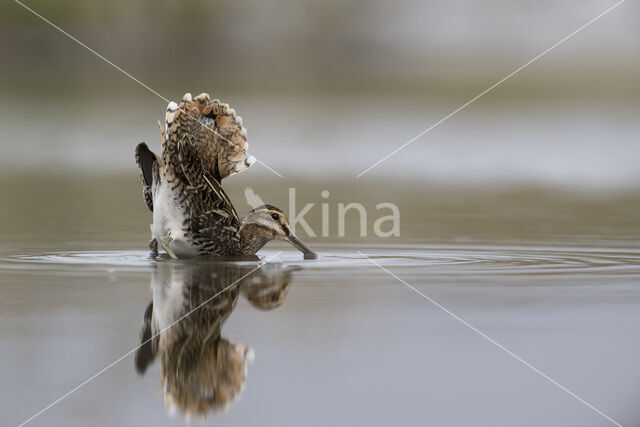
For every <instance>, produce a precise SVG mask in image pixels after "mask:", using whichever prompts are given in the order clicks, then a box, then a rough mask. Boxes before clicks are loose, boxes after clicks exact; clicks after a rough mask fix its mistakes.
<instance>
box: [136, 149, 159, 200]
mask: <svg viewBox="0 0 640 427" xmlns="http://www.w3.org/2000/svg"><path fill="white" fill-rule="evenodd" d="M136 163H137V164H138V169H140V182H141V183H142V197H143V198H144V202H145V203H146V205H147V207H148V208H149V210H150V211H151V212H153V177H154V176H157V174H158V158H157V157H156V155H155V154H154V153H153V151H151V150H150V149H149V147H147V144H145V143H144V142H141V143H140V144H138V146H137V147H136Z"/></svg>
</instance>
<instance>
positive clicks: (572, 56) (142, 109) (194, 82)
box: [0, 0, 640, 190]
mask: <svg viewBox="0 0 640 427" xmlns="http://www.w3.org/2000/svg"><path fill="white" fill-rule="evenodd" d="M26 4H27V5H28V6H29V7H31V8H33V9H34V10H35V11H37V12H38V13H40V14H42V15H43V16H44V17H46V18H47V19H49V20H51V21H52V22H53V23H55V24H56V25H59V26H60V27H61V28H62V29H64V30H65V31H68V32H69V33H70V34H72V35H74V36H75V37H77V38H78V39H79V40H81V41H82V42H84V43H86V44H87V45H88V46H90V47H92V48H93V49H95V50H96V51H97V52H99V53H101V54H102V55H104V56H105V57H106V58H108V59H109V60H111V61H113V62H114V63H115V64H117V65H119V66H120V67H122V68H123V69H125V70H126V71H128V72H129V73H131V74H132V75H134V76H135V77H137V78H138V79H140V80H141V81H142V82H144V83H145V84H147V85H149V86H150V87H151V88H153V89H154V90H156V91H158V92H159V93H161V94H162V95H163V96H165V97H167V98H169V99H175V100H177V99H179V98H181V96H182V94H183V93H184V92H187V91H190V92H193V93H194V95H195V94H197V93H200V92H209V93H211V94H212V95H213V96H214V97H219V98H220V99H222V100H224V101H226V102H228V103H230V104H231V105H232V106H233V107H235V108H236V110H237V111H238V112H239V114H240V115H242V116H243V118H244V119H245V125H246V127H247V129H248V132H249V141H250V144H251V151H252V153H253V154H254V155H256V156H257V157H258V158H259V159H260V160H262V161H264V162H265V163H267V164H268V165H270V166H271V167H273V168H275V169H276V170H277V171H279V172H280V173H281V174H282V175H284V176H285V177H287V176H288V177H291V176H294V175H304V176H307V177H309V176H313V177H314V178H315V177H322V178H325V177H326V176H328V175H329V176H344V177H345V178H347V179H350V178H352V177H353V176H355V175H356V174H357V173H359V172H361V171H362V170H364V169H365V168H367V167H368V166H370V165H371V164H372V163H374V162H375V161H377V160H379V159H380V158H382V157H383V156H385V155H386V154H388V153H389V152H390V151H391V150H393V149H395V148H397V147H398V146H400V145H402V144H403V143H404V142H406V141H408V140H409V139H411V138H412V137H413V136H415V135H416V134H418V133H420V132H421V131H423V130H424V129H426V128H427V127H429V126H430V125H431V124H433V123H435V122H436V121H438V120H439V119H440V118H442V117H443V116H445V115H446V114H448V113H449V112H451V111H453V110H454V109H455V108H457V107H458V106H459V105H461V104H463V103H464V102H466V101H468V100H469V99H471V98H472V97H474V96H475V95H477V94H478V93H480V92H481V91H483V90H484V89H486V88H487V87H489V86H490V85H491V84H493V83H495V82H496V81H498V80H499V79H501V78H502V77H504V76H505V75H507V74H509V73H510V72H512V71H513V70H515V69H516V68H517V67H519V66H520V65H522V64H524V63H525V62H527V61H529V60H530V59H532V58H533V57H534V56H536V55H538V54H539V53H540V52H542V51H543V50H544V49H546V48H548V47H549V46H551V45H553V44H554V43H556V42H557V41H559V40H560V39H562V38H563V37H565V36H566V35H568V34H569V33H571V32H572V31H574V30H576V29H577V28H578V27H580V26H581V25H583V24H584V23H586V22H587V21H589V20H590V19H592V18H594V17H595V16H596V15H598V14H600V13H601V12H603V11H604V10H605V9H607V8H608V7H609V6H611V5H613V4H614V2H613V1H606V0H587V1H581V2H576V1H571V0H560V1H558V0H556V1H546V0H545V1H539V2H526V1H506V0H486V1H482V2H478V1H473V0H460V1H456V2H451V1H446V0H441V1H439V0H432V1H417V0H399V1H395V2H393V3H389V2H387V1H383V0H347V1H342V0H341V1H337V0H327V1H322V2H319V1H291V0H273V1H269V2H264V1H259V0H244V1H189V2H175V1H153V2H152V1H138V2H134V3H132V2H128V1H124V0H111V1H108V2H84V1H80V0H77V1H74V0H62V1H56V2H49V1H41V0H32V1H28V2H27V3H26ZM639 9H640V7H639V6H638V4H637V3H635V2H626V3H625V4H623V5H622V6H620V7H619V8H617V9H616V10H614V11H612V12H611V13H609V14H607V15H606V16H604V17H603V18H602V19H601V20H599V21H597V22H596V23H594V24H593V25H591V26H590V27H588V28H587V29H585V30H584V31H582V32H580V33H579V34H577V35H576V36H575V37H573V38H571V39H570V40H568V41H567V42H566V43H564V44H562V45H561V46H558V47H557V48H556V49H554V50H553V51H551V52H550V53H549V54H547V55H546V56H544V57H543V58H541V59H540V60H538V61H537V62H535V63H533V64H532V65H531V66H529V67H527V68H526V69H525V70H523V71H522V72H520V73H519V74H517V75H516V76H514V77H512V78H511V79H509V80H508V81H506V82H505V83H504V84H502V85H501V86H499V87H497V88H496V89H495V90H493V91H491V92H490V93H488V94H487V95H486V96H484V97H483V98H481V99H480V100H478V101H477V102H475V103H474V104H472V105H470V106H469V107H467V108H466V109H464V110H463V111H461V112H460V113H458V114H457V115H455V116H454V117H452V118H451V119H449V120H448V121H447V122H445V123H443V124H442V125H441V126H439V127H438V128H436V129H434V130H433V131H431V132H430V133H429V134H428V135H426V136H424V137H423V138H421V139H420V140H418V141H416V142H415V143H413V144H412V145H411V146H410V147H409V148H407V149H405V150H403V151H401V152H400V153H398V154H397V155H396V156H394V157H393V158H392V159H390V160H388V161H386V162H385V163H383V164H381V165H380V166H379V167H377V168H376V169H375V170H374V171H372V172H371V173H370V176H366V175H365V177H366V178H365V180H368V179H371V180H372V179H374V178H375V177H376V176H377V177H382V176H404V177H411V178H416V177H420V178H424V179H425V181H423V182H435V183H437V184H451V183H458V184H459V183H462V184H465V185H467V184H470V183H473V184H478V183H492V184H496V183H498V184H508V185H513V184H516V183H523V182H524V183H535V184H544V185H552V186H562V187H569V188H570V189H575V188H583V189H584V188H587V189H589V190H591V189H606V190H612V189H614V190H615V189H621V188H627V189H628V188H629V187H634V186H637V184H638V182H639V181H638V179H639V178H640V168H638V167H637V159H638V158H640V142H639V141H638V136H637V135H638V130H639V127H640V125H639V124H638V123H639V121H638V120H637V115H638V109H639V108H640V105H639V102H638V99H639V95H640V45H639V44H638V40H639V38H640V28H639V27H638V25H637V20H636V19H635V17H637V16H638V12H640V10H639ZM0 16H1V18H0V20H1V22H2V25H1V26H0V33H1V35H2V37H1V38H0V40H1V41H0V55H1V56H2V58H3V61H2V63H3V65H2V82H1V84H2V86H1V91H2V92H1V97H2V103H1V107H0V111H1V117H2V127H1V129H0V144H1V145H0V148H1V149H2V153H3V155H2V156H1V158H0V167H1V169H2V170H3V171H4V172H7V171H16V170H18V171H25V170H29V171H36V172H43V171H44V170H46V171H53V172H55V173H76V172H87V171H89V172H91V173H95V172H96V171H99V172H109V173H111V172H118V173H120V172H125V173H130V172H132V171H133V166H134V163H133V162H132V152H133V147H134V146H135V144H136V143H137V142H139V141H141V140H145V141H147V142H149V143H151V144H152V145H153V146H155V147H156V149H157V147H158V146H159V135H158V130H157V127H156V120H157V119H162V118H163V115H164V109H165V106H166V105H165V104H166V102H165V101H163V100H162V99H160V98H158V97H156V96H155V95H153V94H152V93H150V92H149V91H147V90H146V89H144V88H143V87H141V86H140V85H138V84H136V83H135V82H134V81H132V80H130V79H128V78H127V77H126V76H124V75H123V74H121V73H120V72H118V71H117V70H115V69H114V68H112V67H111V66H109V65H107V64H105V63H104V62H102V61H101V60H100V59H98V58H97V57H96V56H94V55H93V54H91V53H90V52H88V51H87V50H85V49H83V48H82V47H80V46H78V45H77V44H75V43H74V42H72V41H71V40H70V39H68V38H67V37H65V36H64V35H62V34H61V33H59V32H57V31H56V30H54V29H53V28H52V27H50V26H49V25H47V24H46V23H45V22H43V21H41V20H40V19H38V18H37V17H35V16H34V15H32V14H31V13H29V12H28V11H27V10H25V9H24V8H22V7H21V6H20V5H18V4H17V3H14V2H11V1H9V2H3V3H2V5H0ZM337 159H340V161H336V160H337ZM258 169H260V170H258ZM251 173H252V174H253V176H254V178H255V177H257V176H261V175H267V176H269V172H268V171H266V170H264V169H262V168H261V167H260V166H256V167H255V168H254V169H253V170H252V171H251ZM363 178H364V177H363Z"/></svg>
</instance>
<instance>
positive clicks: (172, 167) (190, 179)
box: [136, 93, 316, 258]
mask: <svg viewBox="0 0 640 427" xmlns="http://www.w3.org/2000/svg"><path fill="white" fill-rule="evenodd" d="M161 134H162V135H161V136H162V155H161V156H160V157H158V156H156V155H155V154H153V152H151V151H150V150H149V148H148V147H147V146H146V144H145V143H140V144H139V145H138V147H136V161H137V163H138V167H139V168H140V180H141V182H142V185H143V196H144V200H145V203H146V204H147V206H148V207H149V209H150V210H151V211H152V212H153V224H152V225H151V232H152V235H153V239H152V241H151V247H152V249H153V250H157V247H158V243H160V244H161V246H162V248H163V249H164V250H165V251H166V252H167V253H168V254H169V255H170V256H172V257H174V258H177V257H185V256H194V255H227V256H245V255H254V254H255V253H256V252H257V251H259V250H260V249H261V248H262V247H263V246H264V245H265V244H266V243H268V242H269V241H271V240H276V239H277V240H287V241H289V242H290V243H291V244H292V245H293V246H295V247H296V248H297V249H299V250H300V251H302V252H303V253H304V254H305V257H307V258H315V257H316V254H315V253H313V252H312V251H311V250H310V249H309V248H308V247H307V246H305V245H304V244H303V243H302V242H300V240H298V238H297V237H296V236H295V235H294V234H293V233H292V232H291V231H290V227H289V224H288V222H287V218H286V215H285V214H284V213H283V212H282V211H281V210H280V209H278V208H276V207H274V206H271V205H264V206H260V207H258V208H256V209H254V210H252V211H251V212H249V213H248V214H247V215H246V216H245V217H244V218H242V219H240V218H239V217H238V214H237V212H236V210H235V208H234V207H233V205H232V204H231V200H230V199H229V197H228V196H227V195H226V193H225V192H224V190H223V189H222V186H221V185H220V182H221V180H222V179H223V178H226V177H228V176H230V175H232V174H234V173H237V172H240V171H242V170H244V169H246V168H248V167H249V166H251V164H253V162H254V160H255V159H253V157H251V156H250V157H247V158H245V155H246V150H247V147H248V144H247V142H246V131H245V129H244V127H243V126H242V119H241V118H240V117H239V116H237V115H236V113H235V110H233V109H232V108H230V107H229V106H228V105H227V104H224V103H221V102H220V101H218V100H213V101H211V100H210V97H209V95H207V94H201V95H199V96H197V97H196V98H195V99H192V97H191V94H188V93H187V94H185V96H184V98H183V101H182V102H181V103H180V105H179V106H178V105H176V104H175V103H173V102H172V103H170V104H169V106H168V108H167V114H166V120H165V131H163V132H161Z"/></svg>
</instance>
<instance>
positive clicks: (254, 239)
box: [240, 220, 271, 255]
mask: <svg viewBox="0 0 640 427" xmlns="http://www.w3.org/2000/svg"><path fill="white" fill-rule="evenodd" d="M269 240H271V239H270V238H269V237H267V236H265V234H264V230H262V229H261V228H260V226H258V225H256V224H252V223H246V222H245V221H244V220H243V221H242V224H241V225H240V251H241V253H242V255H255V254H256V252H258V251H259V250H260V249H262V247H263V246H264V245H266V244H267V243H268V242H269Z"/></svg>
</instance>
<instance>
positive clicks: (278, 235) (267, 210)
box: [242, 205, 318, 259]
mask: <svg viewBox="0 0 640 427" xmlns="http://www.w3.org/2000/svg"><path fill="white" fill-rule="evenodd" d="M242 226H243V231H244V234H245V238H247V239H248V240H250V241H264V242H265V243H266V242H267V241H270V240H286V241H288V242H289V243H291V244H292V245H293V246H294V247H295V248H296V249H298V250H299V251H300V252H302V253H303V254H304V257H305V258H306V259H315V258H317V257H318V255H316V253H315V252H313V251H312V250H311V249H309V248H308V247H307V245H305V244H304V243H302V242H301V241H300V240H299V239H298V238H297V237H296V236H295V234H293V232H292V231H291V228H290V227H289V222H288V221H287V216H286V215H285V213H284V212H282V210H280V209H278V208H277V207H275V206H272V205H262V206H258V207H257V208H255V209H253V210H251V211H250V212H249V213H248V214H247V215H246V216H245V217H244V218H243V220H242ZM258 249H259V248H258Z"/></svg>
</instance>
